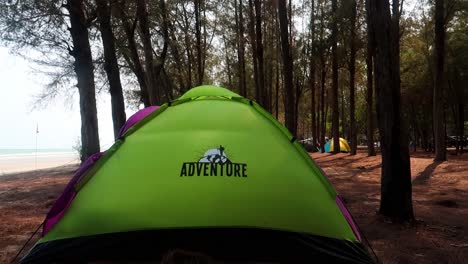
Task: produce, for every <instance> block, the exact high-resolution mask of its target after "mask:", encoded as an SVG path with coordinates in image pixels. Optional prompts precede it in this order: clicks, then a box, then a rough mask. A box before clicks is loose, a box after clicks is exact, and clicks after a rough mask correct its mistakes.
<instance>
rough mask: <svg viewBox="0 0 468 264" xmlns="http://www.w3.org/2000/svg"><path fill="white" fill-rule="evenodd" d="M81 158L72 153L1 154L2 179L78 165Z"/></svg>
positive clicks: (0, 175) (0, 174)
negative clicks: (19, 174) (8, 176)
mask: <svg viewBox="0 0 468 264" xmlns="http://www.w3.org/2000/svg"><path fill="white" fill-rule="evenodd" d="M79 162H80V161H79V158H78V155H77V154H76V152H72V151H69V152H67V151H57V152H53V151H45V152H39V151H38V152H37V153H35V152H34V153H31V152H24V153H4V154H0V178H1V177H4V176H5V175H8V174H14V173H22V172H30V171H37V170H43V169H48V168H54V167H60V166H66V165H78V164H79Z"/></svg>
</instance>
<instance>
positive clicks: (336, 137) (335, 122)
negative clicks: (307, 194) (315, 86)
mask: <svg viewBox="0 0 468 264" xmlns="http://www.w3.org/2000/svg"><path fill="white" fill-rule="evenodd" d="M337 11H338V5H337V0H332V28H331V42H332V95H331V97H332V134H333V153H338V152H340V131H339V129H340V128H339V116H340V113H339V111H338V54H337V35H338V21H337V20H338V12H337Z"/></svg>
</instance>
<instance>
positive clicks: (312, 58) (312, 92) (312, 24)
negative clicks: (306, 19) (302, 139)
mask: <svg viewBox="0 0 468 264" xmlns="http://www.w3.org/2000/svg"><path fill="white" fill-rule="evenodd" d="M311 5H312V7H311V12H310V41H311V44H310V55H309V56H310V73H309V82H310V110H311V130H312V149H314V150H315V149H316V148H317V123H316V114H315V113H316V112H315V46H316V45H315V39H314V36H315V1H314V0H312V3H311Z"/></svg>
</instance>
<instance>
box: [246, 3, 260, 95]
mask: <svg viewBox="0 0 468 264" xmlns="http://www.w3.org/2000/svg"><path fill="white" fill-rule="evenodd" d="M248 26H249V37H250V47H251V48H252V66H253V77H254V83H255V100H256V101H257V102H259V103H260V100H259V99H260V98H259V96H260V94H259V91H260V88H259V83H258V60H257V38H256V36H255V15H254V6H253V2H252V0H249V25H248Z"/></svg>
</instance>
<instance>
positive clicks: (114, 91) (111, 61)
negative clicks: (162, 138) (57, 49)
mask: <svg viewBox="0 0 468 264" xmlns="http://www.w3.org/2000/svg"><path fill="white" fill-rule="evenodd" d="M96 5H97V15H98V18H99V30H100V31H101V38H102V46H103V48H104V70H105V71H106V74H107V79H108V81H109V92H110V95H111V107H112V120H113V124H114V138H115V139H117V137H118V136H119V131H120V129H121V128H122V126H123V125H124V124H125V121H126V120H127V118H126V116H125V103H124V97H123V92H122V84H121V82H120V72H119V66H118V63H117V56H116V50H115V39H114V32H112V26H111V7H110V3H109V1H108V0H96Z"/></svg>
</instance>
